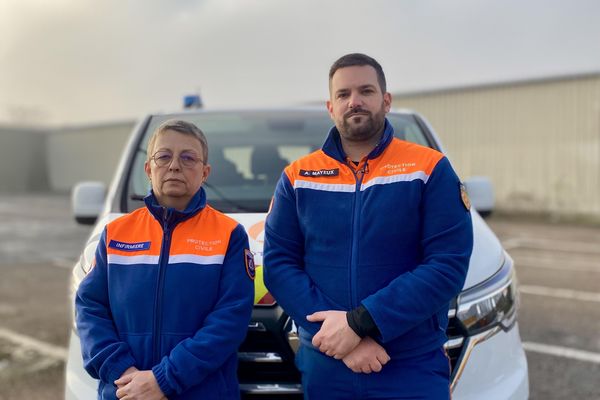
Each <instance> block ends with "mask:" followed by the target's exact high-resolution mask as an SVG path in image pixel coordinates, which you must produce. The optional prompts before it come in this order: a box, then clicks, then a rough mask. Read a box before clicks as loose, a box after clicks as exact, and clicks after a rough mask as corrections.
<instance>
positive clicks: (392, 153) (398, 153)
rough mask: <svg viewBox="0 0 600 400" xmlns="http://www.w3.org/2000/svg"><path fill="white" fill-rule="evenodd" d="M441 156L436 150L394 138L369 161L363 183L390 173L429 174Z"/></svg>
mask: <svg viewBox="0 0 600 400" xmlns="http://www.w3.org/2000/svg"><path fill="white" fill-rule="evenodd" d="M443 157H444V155H443V154H442V153H440V152H439V151H437V150H434V149H431V148H429V147H425V146H421V145H419V144H415V143H411V142H407V141H404V140H400V139H397V138H394V139H393V140H392V142H391V143H390V145H389V146H388V148H387V149H386V150H385V151H384V152H383V153H382V154H381V156H379V157H378V158H376V159H374V160H371V161H369V171H370V173H369V174H367V175H365V180H364V181H363V183H366V182H367V181H368V180H371V179H375V178H378V177H388V176H392V175H409V174H415V173H423V174H425V175H427V176H429V175H431V173H432V172H433V169H434V168H435V166H436V165H437V163H438V162H439V161H440V160H441V159H442V158H443Z"/></svg>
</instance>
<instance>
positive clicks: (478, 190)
mask: <svg viewBox="0 0 600 400" xmlns="http://www.w3.org/2000/svg"><path fill="white" fill-rule="evenodd" d="M463 183H464V184H465V188H466V189H467V194H468V195H469V199H470V200H471V206H473V208H475V209H476V210H477V212H478V213H479V214H481V216H482V217H484V218H485V217H487V216H489V215H490V214H491V213H492V211H493V210H494V188H493V187H492V181H490V179H489V178H488V177H486V176H473V177H471V178H469V179H466V180H465V181H464V182H463Z"/></svg>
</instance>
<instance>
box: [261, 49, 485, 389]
mask: <svg viewBox="0 0 600 400" xmlns="http://www.w3.org/2000/svg"><path fill="white" fill-rule="evenodd" d="M329 92H330V98H329V100H328V101H327V109H328V110H329V114H330V116H331V118H332V119H333V121H334V122H335V127H333V128H332V129H331V130H330V132H329V135H328V137H327V140H326V141H325V144H324V145H323V148H322V149H321V150H318V151H316V152H314V153H312V154H310V155H308V156H306V157H303V158H301V159H299V160H297V161H295V162H294V163H292V164H291V165H289V166H288V167H287V168H286V169H285V171H284V173H283V174H282V177H281V179H280V181H279V183H278V185H277V188H276V191H275V195H274V198H273V204H272V208H271V211H270V213H269V216H268V217H267V222H266V229H265V249H264V265H265V283H266V285H267V287H268V289H269V290H270V291H271V293H272V294H273V295H274V297H275V298H276V299H277V301H278V302H279V303H280V304H281V306H282V307H283V308H284V309H285V311H286V312H287V313H288V314H289V315H290V316H291V317H292V318H293V319H294V320H295V322H296V323H297V324H298V326H299V335H300V343H301V346H300V350H299V352H298V355H297V360H296V362H297V365H298V368H299V370H300V371H301V372H302V384H303V389H304V394H305V398H307V399H371V398H372V399H375V398H420V399H447V398H449V396H450V393H449V376H450V369H449V360H448V358H447V356H446V354H445V352H444V350H443V344H444V342H445V341H446V340H447V338H446V335H445V329H446V327H447V324H448V306H449V302H450V300H451V299H452V298H453V297H455V296H456V295H457V294H458V293H459V292H460V290H461V288H462V286H463V284H464V280H465V277H466V273H467V267H468V263H469V258H470V255H471V250H472V245H473V237H472V225H471V217H470V213H469V205H468V204H469V203H468V201H467V198H466V194H465V193H464V187H463V186H462V185H461V183H460V181H459V179H458V177H457V176H456V174H455V172H454V171H453V169H452V167H451V166H450V163H449V162H448V160H447V159H446V158H445V157H444V155H443V154H441V153H439V152H437V151H435V150H432V149H430V148H426V147H423V146H419V145H416V144H412V143H408V142H405V141H402V140H399V139H396V138H394V137H393V129H392V127H391V125H390V124H389V122H388V121H387V120H386V118H385V115H386V113H387V112H388V111H389V109H390V105H391V102H392V98H391V95H390V94H389V93H387V92H386V83H385V76H384V74H383V70H382V68H381V66H380V65H379V63H377V61H375V60H374V59H372V58H371V57H368V56H366V55H363V54H348V55H346V56H343V57H341V58H340V59H339V60H337V61H336V62H335V63H334V64H333V65H332V67H331V69H330V72H329ZM371 372H373V373H371Z"/></svg>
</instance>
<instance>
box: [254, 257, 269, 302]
mask: <svg viewBox="0 0 600 400" xmlns="http://www.w3.org/2000/svg"><path fill="white" fill-rule="evenodd" d="M267 292H268V290H267V287H266V286H265V282H264V281H263V267H262V265H257V266H256V276H255V277H254V304H257V303H258V302H259V301H260V299H262V298H263V296H264V295H265V294H267Z"/></svg>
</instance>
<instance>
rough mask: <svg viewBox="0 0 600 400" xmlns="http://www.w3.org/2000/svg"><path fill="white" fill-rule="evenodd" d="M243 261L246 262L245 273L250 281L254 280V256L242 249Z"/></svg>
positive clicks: (247, 250) (248, 250)
mask: <svg viewBox="0 0 600 400" xmlns="http://www.w3.org/2000/svg"><path fill="white" fill-rule="evenodd" d="M244 261H245V262H246V273H247V274H248V276H249V277H250V279H252V280H254V277H255V276H256V265H254V255H253V254H252V252H251V251H250V249H244Z"/></svg>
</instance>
